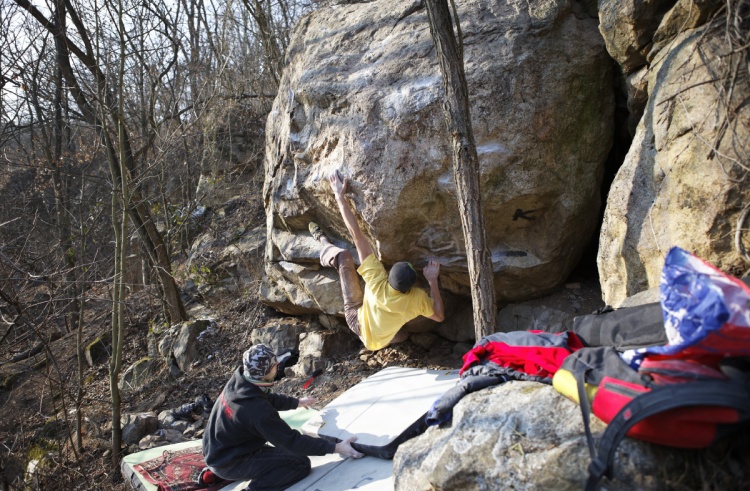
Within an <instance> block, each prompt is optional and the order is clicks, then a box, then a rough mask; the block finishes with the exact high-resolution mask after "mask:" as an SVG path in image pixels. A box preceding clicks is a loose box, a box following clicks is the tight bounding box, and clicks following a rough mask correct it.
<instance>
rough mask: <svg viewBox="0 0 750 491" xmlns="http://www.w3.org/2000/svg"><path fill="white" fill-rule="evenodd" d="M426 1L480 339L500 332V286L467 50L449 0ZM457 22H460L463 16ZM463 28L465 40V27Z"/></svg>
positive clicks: (477, 331) (476, 331) (475, 319)
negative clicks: (490, 244) (490, 243)
mask: <svg viewBox="0 0 750 491" xmlns="http://www.w3.org/2000/svg"><path fill="white" fill-rule="evenodd" d="M425 5H426V6H427V17H428V19H429V22H430V32H431V33H432V39H433V41H434V42H435V48H436V51H437V57H438V62H439V63H440V71H441V73H442V75H443V87H444V89H445V99H444V101H443V111H444V113H445V121H446V124H447V125H448V132H449V133H450V135H451V138H452V144H453V177H454V178H455V180H456V188H457V192H458V209H459V212H460V215H461V226H462V228H463V231H464V242H465V245H466V259H467V261H468V267H469V281H470V284H471V300H472V303H473V305H474V333H475V335H476V340H477V341H479V339H480V338H482V337H483V336H486V335H488V334H490V333H492V332H494V331H495V285H494V278H493V271H492V260H491V256H490V251H489V249H488V248H487V245H486V244H487V238H486V234H485V231H484V215H483V214H482V200H481V194H480V190H479V157H478V156H477V149H476V145H475V144H474V134H473V131H472V129H471V116H470V114H469V95H468V89H467V85H466V75H465V73H464V67H463V53H462V52H461V49H460V48H459V46H458V44H457V42H456V37H455V36H454V34H453V22H452V21H451V14H450V11H449V10H448V2H447V1H446V0H426V1H425ZM454 13H455V9H454ZM456 25H457V26H458V18H456ZM458 32H459V38H460V33H461V30H460V26H458Z"/></svg>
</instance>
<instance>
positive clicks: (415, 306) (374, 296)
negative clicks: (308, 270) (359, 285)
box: [357, 254, 434, 351]
mask: <svg viewBox="0 0 750 491" xmlns="http://www.w3.org/2000/svg"><path fill="white" fill-rule="evenodd" d="M357 272H358V273H359V274H360V275H362V278H364V279H365V295H364V300H363V301H362V307H360V308H359V314H358V316H357V318H358V319H359V327H360V333H361V335H362V341H363V342H364V343H365V347H366V348H367V349H369V350H373V351H375V350H379V349H381V348H384V347H386V346H388V343H389V342H390V341H391V339H393V336H395V335H396V333H397V332H398V331H399V329H401V327H402V326H403V325H404V324H406V323H407V322H409V321H410V320H412V319H414V318H415V317H417V316H418V315H423V316H425V317H429V316H431V315H432V314H433V313H434V310H433V305H434V303H433V300H432V298H430V296H429V295H427V293H426V292H425V291H424V290H422V289H421V288H417V287H414V288H412V289H411V290H409V291H408V292H407V293H401V292H399V291H398V290H396V289H394V288H393V287H391V285H390V284H389V283H388V273H387V272H386V271H385V268H384V267H383V264H382V263H381V262H380V261H378V259H377V258H376V257H375V254H370V255H369V256H367V258H365V260H364V261H362V264H361V265H360V267H359V268H358V269H357Z"/></svg>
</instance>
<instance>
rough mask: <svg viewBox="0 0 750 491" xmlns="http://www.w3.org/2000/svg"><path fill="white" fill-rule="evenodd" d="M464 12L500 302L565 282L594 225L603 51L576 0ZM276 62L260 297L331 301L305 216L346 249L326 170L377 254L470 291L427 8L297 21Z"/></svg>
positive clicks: (328, 279)
mask: <svg viewBox="0 0 750 491" xmlns="http://www.w3.org/2000/svg"><path fill="white" fill-rule="evenodd" d="M457 6H458V9H459V17H460V20H461V29H462V32H463V39H464V53H465V67H466V74H467V79H468V84H469V94H470V98H471V111H472V122H473V128H474V134H475V139H476V143H477V149H478V153H479V157H480V165H481V187H482V200H483V206H484V215H485V220H486V232H487V239H488V242H489V247H490V248H491V252H492V260H493V266H494V270H495V273H496V276H495V285H496V290H497V296H498V299H499V300H500V301H503V300H522V299H526V298H530V297H534V296H539V295H542V294H544V293H546V292H549V291H552V290H553V289H554V288H556V287H558V286H559V285H560V284H561V283H562V282H563V281H564V280H565V278H566V277H567V275H568V274H569V272H570V271H571V269H572V268H573V267H574V266H575V265H576V263H577V261H578V259H579V257H580V255H581V252H582V249H583V248H584V246H585V245H586V243H587V242H588V240H589V238H590V237H591V234H592V232H593V230H594V228H595V222H596V220H597V213H598V210H599V206H600V204H599V184H600V180H601V174H602V163H603V161H604V160H605V158H606V156H607V152H608V150H609V147H610V144H611V134H612V116H611V114H612V108H613V94H612V89H611V87H612V71H611V60H610V59H609V57H608V56H607V54H606V51H605V49H604V42H603V40H602V39H601V36H600V35H599V34H598V32H597V23H596V20H594V19H592V18H590V17H588V16H586V15H585V14H584V13H583V12H582V8H581V6H580V5H579V4H578V3H572V4H571V3H570V2H568V1H566V0H550V1H541V0H538V1H537V0H534V1H527V0H523V1H521V0H513V1H489V0H484V1H476V2H458V4H457ZM287 57H288V66H287V69H286V72H285V75H284V77H283V79H282V82H281V87H280V90H279V95H278V97H277V99H276V101H275V103H274V107H273V111H272V112H271V115H270V116H269V119H268V124H267V146H266V160H265V165H266V178H265V183H264V196H265V200H266V212H267V216H268V241H267V243H268V247H267V255H266V260H267V267H266V271H267V278H266V281H265V283H264V285H263V286H262V288H261V295H262V297H263V298H265V299H266V301H267V302H268V303H269V304H271V305H273V306H274V307H276V308H279V309H282V310H286V311H288V312H292V313H303V312H314V311H322V312H327V313H332V312H340V310H341V308H342V305H341V302H340V300H336V294H338V279H337V277H336V275H335V274H334V272H333V271H330V270H329V271H324V270H318V266H317V264H316V261H317V256H316V254H315V251H316V250H317V244H316V243H314V242H313V241H312V239H310V238H309V236H308V232H307V223H308V221H310V220H315V221H317V222H318V223H320V224H321V225H322V226H323V228H324V229H325V231H327V232H328V233H329V234H330V235H331V236H332V237H333V238H334V239H335V240H339V241H341V243H342V244H344V245H347V246H349V247H350V246H351V244H349V243H347V242H346V241H348V240H349V238H348V234H347V233H346V229H345V227H344V225H343V222H342V220H341V219H340V217H339V213H338V210H337V208H336V205H335V202H334V200H333V196H332V194H331V190H330V186H329V184H328V182H327V181H326V177H327V176H328V175H329V174H330V173H331V172H332V171H333V170H334V169H337V168H339V169H342V173H343V175H344V176H345V177H347V178H348V179H349V181H350V188H351V191H352V192H351V194H350V196H351V200H352V205H353V206H354V207H355V208H356V215H357V218H358V220H359V221H360V224H361V226H362V228H363V230H364V231H365V233H366V234H367V235H368V236H369V238H370V239H371V241H372V243H373V244H374V245H375V246H376V248H377V253H378V254H379V255H380V257H381V259H382V260H383V261H384V263H386V264H387V265H389V264H392V263H393V262H395V261H397V260H402V259H405V260H408V261H411V262H412V263H413V264H416V265H417V266H422V265H424V264H425V258H426V256H428V255H436V256H438V257H439V259H440V262H441V264H442V270H441V286H442V288H443V289H445V290H448V291H450V292H452V293H456V294H458V295H468V294H469V291H470V287H469V284H468V274H467V266H466V254H465V251H464V240H463V234H462V229H461V223H460V219H459V214H458V208H457V207H458V204H457V202H456V197H455V184H454V179H453V168H452V162H451V156H450V148H449V142H450V139H449V135H447V134H446V127H445V122H444V119H443V113H442V109H441V101H442V97H443V88H442V78H441V75H440V71H439V68H438V65H437V60H436V54H435V49H434V47H433V42H432V38H431V36H430V32H429V26H428V22H427V18H426V12H425V10H424V7H423V6H422V4H421V2H419V1H410V2H404V1H402V0H379V1H373V2H367V3H358V4H354V5H334V6H330V7H327V8H323V9H321V10H319V11H317V12H315V13H314V14H312V15H310V16H308V17H306V18H304V19H303V20H302V21H301V22H300V23H299V25H298V27H297V29H296V30H295V32H294V36H293V39H292V43H291V45H290V47H289V49H288V55H287ZM311 252H312V253H311ZM331 291H334V292H335V293H336V294H330V292H331Z"/></svg>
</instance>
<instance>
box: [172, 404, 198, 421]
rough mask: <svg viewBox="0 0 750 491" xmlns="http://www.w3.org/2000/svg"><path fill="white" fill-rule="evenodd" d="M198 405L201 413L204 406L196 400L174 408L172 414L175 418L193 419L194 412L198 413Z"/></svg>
mask: <svg viewBox="0 0 750 491" xmlns="http://www.w3.org/2000/svg"><path fill="white" fill-rule="evenodd" d="M197 407H199V408H200V409H199V410H198V414H200V412H201V411H203V407H202V406H200V405H199V404H196V403H194V402H188V403H186V404H183V405H182V406H180V407H178V408H177V409H172V414H173V415H174V417H175V418H179V419H187V420H192V419H193V414H196V408H197Z"/></svg>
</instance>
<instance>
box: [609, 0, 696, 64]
mask: <svg viewBox="0 0 750 491" xmlns="http://www.w3.org/2000/svg"><path fill="white" fill-rule="evenodd" d="M691 1H692V0H688V3H690V2H691ZM674 4H675V2H674V0H599V32H601V35H602V37H603V38H604V42H605V43H606V44H607V51H608V52H609V54H610V56H612V58H614V59H615V61H616V62H617V63H619V64H620V66H621V67H622V70H623V72H625V74H630V73H632V72H633V71H635V70H637V69H638V68H640V67H642V66H644V65H646V56H647V55H648V54H649V52H650V51H651V47H652V44H653V38H654V33H655V32H656V30H657V29H658V27H659V24H660V23H661V20H662V18H663V17H664V14H665V13H666V12H667V11H669V9H671V8H672V6H673V5H674Z"/></svg>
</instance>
